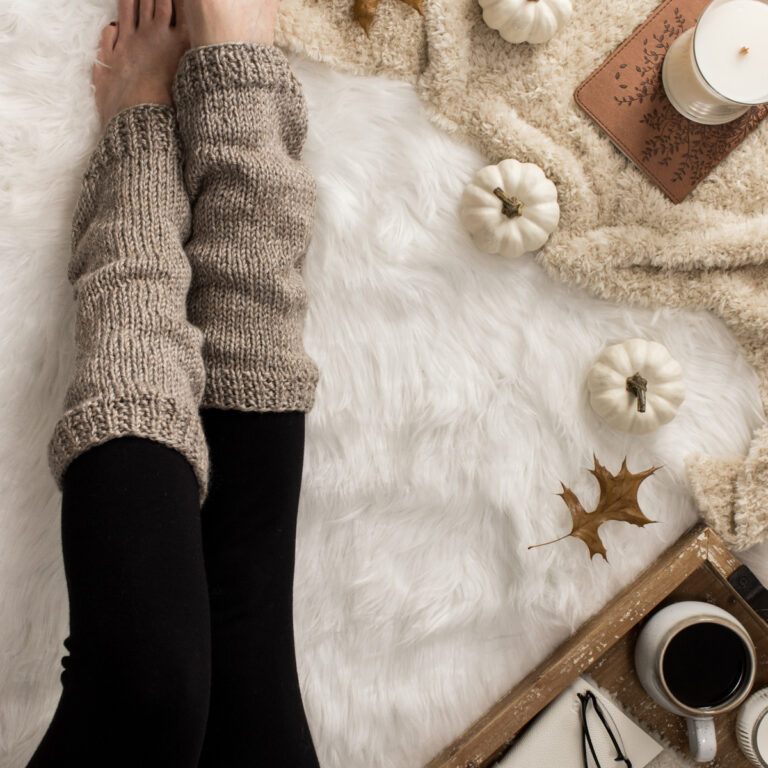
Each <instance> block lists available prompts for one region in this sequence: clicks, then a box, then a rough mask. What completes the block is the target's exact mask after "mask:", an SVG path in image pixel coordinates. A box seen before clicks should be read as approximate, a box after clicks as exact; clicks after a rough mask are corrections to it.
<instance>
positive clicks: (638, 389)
mask: <svg viewBox="0 0 768 768" xmlns="http://www.w3.org/2000/svg"><path fill="white" fill-rule="evenodd" d="M627 391H628V392H631V393H632V394H633V395H634V396H635V397H636V398H637V410H638V411H640V413H645V393H646V392H647V391H648V379H644V378H643V377H642V376H641V375H640V374H639V373H636V374H634V376H628V377H627Z"/></svg>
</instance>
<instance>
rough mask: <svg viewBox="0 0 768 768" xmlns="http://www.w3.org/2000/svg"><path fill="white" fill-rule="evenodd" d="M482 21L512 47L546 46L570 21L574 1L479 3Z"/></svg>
mask: <svg viewBox="0 0 768 768" xmlns="http://www.w3.org/2000/svg"><path fill="white" fill-rule="evenodd" d="M479 1H480V5H481V6H482V8H483V20H484V21H485V23H486V24H487V25H488V26H489V27H490V28H491V29H496V30H498V32H499V34H500V35H501V36H502V37H503V38H504V39H505V40H507V41H509V42H510V43H546V42H547V40H549V39H550V38H551V37H552V36H553V35H554V34H555V33H556V32H557V31H558V30H559V29H560V28H561V27H563V26H565V24H566V23H567V21H568V19H570V18H571V13H572V12H573V6H572V5H571V0H479Z"/></svg>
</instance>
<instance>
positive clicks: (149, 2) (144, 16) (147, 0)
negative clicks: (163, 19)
mask: <svg viewBox="0 0 768 768" xmlns="http://www.w3.org/2000/svg"><path fill="white" fill-rule="evenodd" d="M138 3H139V26H141V25H142V24H149V23H150V22H151V21H152V17H153V16H154V15H155V0H138Z"/></svg>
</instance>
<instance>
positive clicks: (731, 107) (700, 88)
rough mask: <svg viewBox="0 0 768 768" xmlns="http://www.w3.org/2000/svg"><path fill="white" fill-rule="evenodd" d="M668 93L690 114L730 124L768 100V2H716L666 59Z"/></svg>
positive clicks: (700, 119)
mask: <svg viewBox="0 0 768 768" xmlns="http://www.w3.org/2000/svg"><path fill="white" fill-rule="evenodd" d="M662 80H663V83H664V89H665V91H666V93H667V97H668V98H669V100H670V101H671V102H672V104H673V106H674V107H675V108H676V109H677V110H678V111H679V112H681V113H682V114H683V115H685V117H687V118H689V119H690V120H693V121H695V122H699V123H707V124H718V123H725V122H728V121H730V120H734V119H735V118H737V117H739V116H740V115H743V114H744V112H746V111H747V110H748V109H749V106H751V105H753V104H762V103H763V102H767V101H768V2H764V0H713V2H712V3H710V4H709V5H708V6H707V8H705V9H704V12H703V13H702V15H701V18H700V19H699V22H698V24H697V25H696V27H695V28H693V29H689V30H687V31H686V32H684V33H683V34H682V35H681V36H680V37H679V38H678V39H677V40H675V42H674V43H673V44H672V45H671V46H670V48H669V51H668V52H667V55H666V56H665V58H664V65H663V69H662Z"/></svg>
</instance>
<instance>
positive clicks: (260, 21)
mask: <svg viewBox="0 0 768 768" xmlns="http://www.w3.org/2000/svg"><path fill="white" fill-rule="evenodd" d="M277 3H278V0H185V1H184V6H185V14H186V17H187V25H188V26H189V37H190V40H191V42H192V47H193V48H197V47H198V46H201V45H217V44H219V43H262V44H264V45H272V43H273V42H274V39H275V21H276V20H277Z"/></svg>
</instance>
